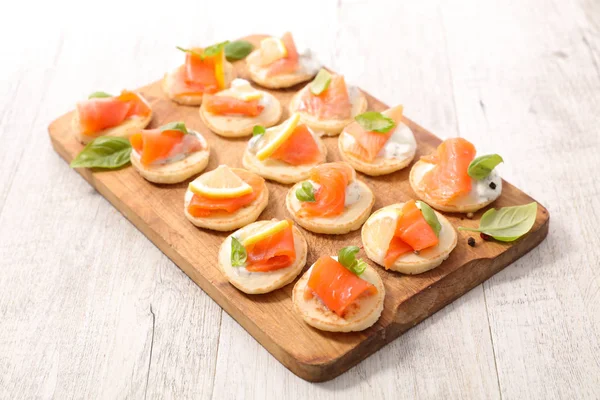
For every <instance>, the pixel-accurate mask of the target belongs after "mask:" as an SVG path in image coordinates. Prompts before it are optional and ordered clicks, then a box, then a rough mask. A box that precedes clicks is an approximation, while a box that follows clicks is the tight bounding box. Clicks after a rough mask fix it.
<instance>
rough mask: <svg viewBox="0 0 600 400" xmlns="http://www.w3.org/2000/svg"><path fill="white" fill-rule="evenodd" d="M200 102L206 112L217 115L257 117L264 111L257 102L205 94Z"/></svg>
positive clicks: (263, 107)
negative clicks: (202, 103)
mask: <svg viewBox="0 0 600 400" xmlns="http://www.w3.org/2000/svg"><path fill="white" fill-rule="evenodd" d="M202 101H203V102H204V107H206V111H208V112H210V113H213V114H217V115H244V116H247V117H257V116H259V115H260V113H261V112H262V111H263V110H264V109H265V106H263V105H262V104H260V101H259V100H256V99H255V100H248V101H246V100H241V99H237V98H235V97H232V96H213V95H209V94H205V95H204V97H203V99H202Z"/></svg>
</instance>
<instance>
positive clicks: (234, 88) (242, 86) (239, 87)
mask: <svg viewBox="0 0 600 400" xmlns="http://www.w3.org/2000/svg"><path fill="white" fill-rule="evenodd" d="M231 92H232V94H233V97H235V98H237V99H240V100H244V101H250V100H260V99H261V98H262V96H263V92H261V91H260V90H256V89H254V88H253V87H252V86H251V85H250V82H248V81H247V80H245V79H239V78H238V79H234V80H233V82H231Z"/></svg>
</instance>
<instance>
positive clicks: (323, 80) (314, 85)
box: [310, 68, 331, 96]
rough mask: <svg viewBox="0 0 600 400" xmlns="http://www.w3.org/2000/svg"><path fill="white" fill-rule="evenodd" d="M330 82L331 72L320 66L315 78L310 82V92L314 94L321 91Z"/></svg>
mask: <svg viewBox="0 0 600 400" xmlns="http://www.w3.org/2000/svg"><path fill="white" fill-rule="evenodd" d="M330 83H331V74H330V73H329V72H327V70H326V69H323V68H321V70H320V71H319V73H318V74H317V76H316V77H315V79H314V80H313V81H312V82H311V83H310V92H311V93H312V94H314V95H316V96H318V95H320V94H321V93H323V92H324V91H325V90H327V88H328V87H329V84H330Z"/></svg>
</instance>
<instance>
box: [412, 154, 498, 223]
mask: <svg viewBox="0 0 600 400" xmlns="http://www.w3.org/2000/svg"><path fill="white" fill-rule="evenodd" d="M433 167H434V164H430V163H427V162H425V161H422V160H419V161H417V162H416V163H415V165H413V167H412V169H411V170H410V176H409V181H410V186H411V187H412V189H413V190H414V192H415V194H416V195H417V197H419V198H420V199H422V200H423V201H425V202H426V203H427V204H429V205H430V206H431V207H433V208H435V209H436V210H440V211H445V212H456V213H470V212H475V211H478V210H481V209H482V208H483V207H485V206H487V205H489V204H491V203H493V202H494V201H495V200H496V199H497V198H498V197H500V194H502V179H501V178H500V175H499V174H498V172H497V171H496V170H495V169H494V170H492V172H491V173H490V175H489V176H488V177H487V178H485V179H483V180H481V181H476V180H474V179H473V186H472V189H471V193H469V194H468V195H467V196H465V197H461V198H459V199H456V200H454V201H453V202H452V204H441V203H440V202H438V201H436V200H435V199H433V198H431V197H430V196H429V195H428V194H427V191H426V190H424V188H422V186H421V180H422V179H423V176H424V175H425V173H427V172H428V171H430V170H431V169H432V168H433ZM491 182H494V183H495V185H496V188H495V189H494V191H493V194H492V195H490V196H486V197H481V196H479V195H478V190H477V189H478V187H479V186H480V185H481V186H487V185H489V184H490V183H491Z"/></svg>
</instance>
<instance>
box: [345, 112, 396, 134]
mask: <svg viewBox="0 0 600 400" xmlns="http://www.w3.org/2000/svg"><path fill="white" fill-rule="evenodd" d="M354 119H355V120H356V122H358V124H359V125H360V126H361V127H362V128H363V129H364V130H366V131H369V132H379V133H388V132H389V131H390V130H392V129H393V128H394V127H395V126H396V122H394V120H393V119H391V118H388V117H386V116H385V115H383V114H382V113H380V112H377V111H367V112H365V113H362V114H359V115H357V116H356V117H354Z"/></svg>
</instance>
